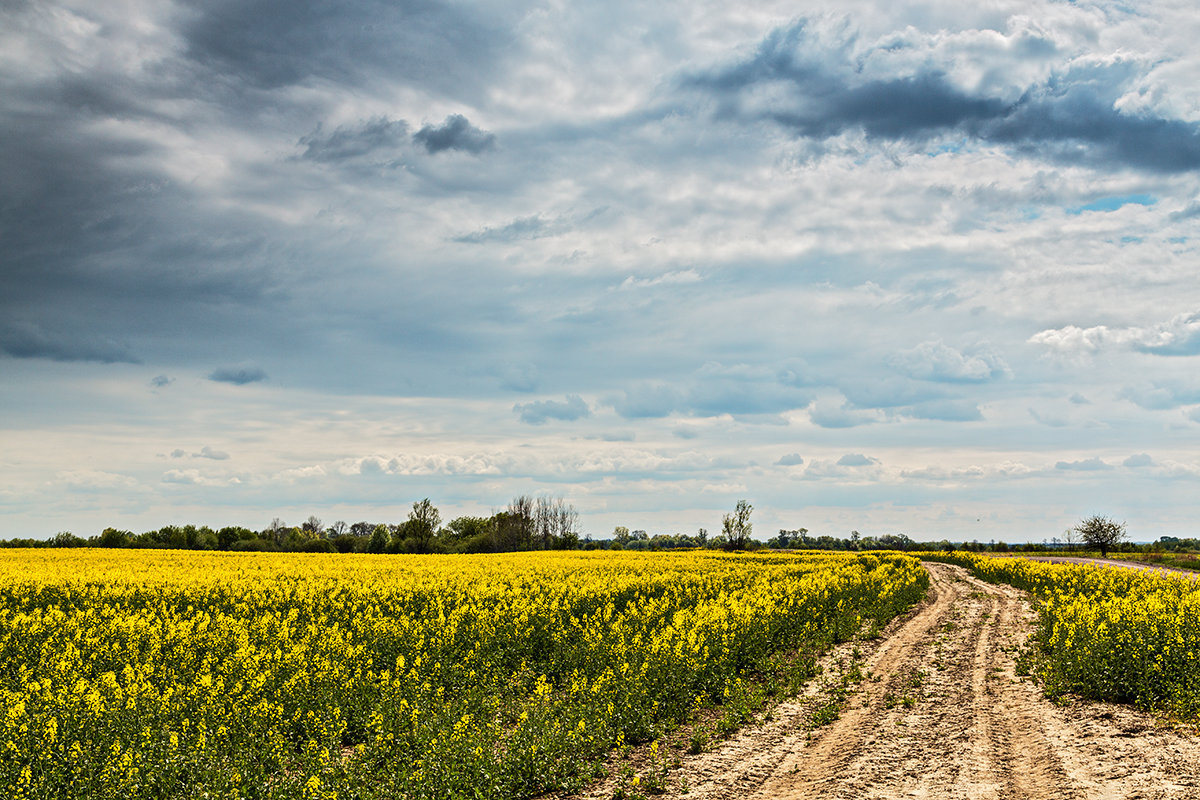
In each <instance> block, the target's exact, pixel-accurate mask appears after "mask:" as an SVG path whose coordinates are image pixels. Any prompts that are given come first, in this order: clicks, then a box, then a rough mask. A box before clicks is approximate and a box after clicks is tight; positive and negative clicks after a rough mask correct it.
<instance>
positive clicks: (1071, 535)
mask: <svg viewBox="0 0 1200 800" xmlns="http://www.w3.org/2000/svg"><path fill="white" fill-rule="evenodd" d="M1062 540H1063V543H1064V544H1065V546H1066V549H1067V550H1074V549H1075V546H1076V545H1078V544H1079V531H1078V530H1077V529H1076V528H1067V529H1066V530H1065V531H1063V535H1062Z"/></svg>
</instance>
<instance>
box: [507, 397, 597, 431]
mask: <svg viewBox="0 0 1200 800" xmlns="http://www.w3.org/2000/svg"><path fill="white" fill-rule="evenodd" d="M513 411H516V412H517V413H518V414H519V415H520V419H521V422H525V423H528V424H529V425H544V424H545V423H546V422H548V421H549V420H552V419H557V420H563V421H566V422H571V421H574V420H577V419H582V418H584V417H586V416H589V415H590V414H591V409H590V408H588V404H587V403H586V402H584V400H583V398H582V397H580V396H579V395H577V394H569V395H567V397H566V399H565V400H533V401H530V402H528V403H517V404H516V405H514V406H513Z"/></svg>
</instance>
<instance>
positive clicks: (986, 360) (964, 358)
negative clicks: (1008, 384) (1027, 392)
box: [888, 341, 1012, 383]
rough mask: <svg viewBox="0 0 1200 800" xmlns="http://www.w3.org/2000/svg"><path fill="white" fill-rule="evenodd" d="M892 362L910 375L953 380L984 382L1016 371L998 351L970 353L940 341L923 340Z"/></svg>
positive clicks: (953, 381) (889, 361) (892, 359)
mask: <svg viewBox="0 0 1200 800" xmlns="http://www.w3.org/2000/svg"><path fill="white" fill-rule="evenodd" d="M888 363H889V365H890V366H891V367H892V368H893V369H895V370H896V371H898V372H901V373H903V374H905V375H907V376H909V377H910V378H916V379H918V380H924V381H946V382H950V383H982V382H984V381H991V380H996V379H998V378H1004V377H1010V376H1011V375H1012V370H1010V369H1009V368H1008V365H1007V364H1005V363H1004V360H1003V359H1002V358H1000V357H999V356H998V355H996V354H994V353H990V352H987V351H981V352H978V353H974V354H966V353H963V352H960V351H958V350H955V349H954V348H952V347H947V346H946V345H944V344H942V343H941V342H938V341H932V342H922V343H921V344H919V345H917V346H916V347H914V348H912V349H911V350H903V351H901V352H899V353H895V354H893V355H892V356H890V357H889V358H888Z"/></svg>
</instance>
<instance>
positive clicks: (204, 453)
mask: <svg viewBox="0 0 1200 800" xmlns="http://www.w3.org/2000/svg"><path fill="white" fill-rule="evenodd" d="M192 457H193V458H210V459H212V460H213V461H225V460H227V459H228V458H229V453H226V452H225V451H224V450H214V449H213V448H211V447H209V446H208V445H205V446H204V447H201V448H200V452H199V453H192Z"/></svg>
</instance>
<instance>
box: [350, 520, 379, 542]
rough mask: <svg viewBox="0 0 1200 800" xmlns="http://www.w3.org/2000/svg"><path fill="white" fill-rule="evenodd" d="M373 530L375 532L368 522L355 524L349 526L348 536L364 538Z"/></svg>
mask: <svg viewBox="0 0 1200 800" xmlns="http://www.w3.org/2000/svg"><path fill="white" fill-rule="evenodd" d="M374 530H375V526H374V525H372V524H371V523H369V522H356V523H354V524H353V525H351V526H350V535H351V536H362V537H364V538H365V537H367V536H370V535H371V532H372V531H374Z"/></svg>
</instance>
